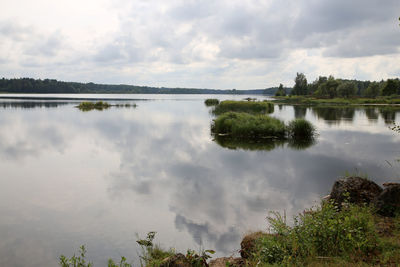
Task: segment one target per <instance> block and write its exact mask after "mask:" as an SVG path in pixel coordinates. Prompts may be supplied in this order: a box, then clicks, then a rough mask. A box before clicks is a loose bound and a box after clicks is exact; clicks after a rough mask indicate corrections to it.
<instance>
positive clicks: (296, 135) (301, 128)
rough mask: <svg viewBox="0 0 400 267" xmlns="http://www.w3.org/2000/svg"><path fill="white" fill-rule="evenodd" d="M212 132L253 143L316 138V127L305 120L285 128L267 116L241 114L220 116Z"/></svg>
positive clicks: (295, 121)
mask: <svg viewBox="0 0 400 267" xmlns="http://www.w3.org/2000/svg"><path fill="white" fill-rule="evenodd" d="M211 132H212V133H214V134H215V135H217V136H228V137H229V138H232V139H236V140H246V141H253V142H259V140H262V139H270V140H274V139H277V140H284V139H295V140H312V139H313V138H314V136H315V128H314V126H313V125H312V124H311V123H310V122H308V121H306V120H304V119H295V120H293V121H292V122H290V123H289V125H288V126H285V124H284V123H283V121H281V120H279V119H276V118H272V117H269V116H267V115H258V114H248V113H240V112H228V113H224V114H222V115H220V116H218V117H217V118H216V119H215V120H214V121H213V123H212V125H211Z"/></svg>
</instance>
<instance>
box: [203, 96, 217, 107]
mask: <svg viewBox="0 0 400 267" xmlns="http://www.w3.org/2000/svg"><path fill="white" fill-rule="evenodd" d="M204 104H205V105H206V106H215V105H218V104H219V100H218V99H216V98H208V99H206V100H205V101H204Z"/></svg>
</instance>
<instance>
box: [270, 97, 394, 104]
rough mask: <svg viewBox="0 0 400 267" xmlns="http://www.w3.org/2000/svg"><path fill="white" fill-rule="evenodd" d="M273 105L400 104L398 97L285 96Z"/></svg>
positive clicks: (278, 98) (277, 99)
mask: <svg viewBox="0 0 400 267" xmlns="http://www.w3.org/2000/svg"><path fill="white" fill-rule="evenodd" d="M273 101H274V102H275V103H280V104H301V105H319V104H323V105H374V104H384V105H392V104H400V96H386V97H385V96H380V97H376V98H364V97H354V98H318V97H315V96H285V97H280V96H279V97H275V100H273Z"/></svg>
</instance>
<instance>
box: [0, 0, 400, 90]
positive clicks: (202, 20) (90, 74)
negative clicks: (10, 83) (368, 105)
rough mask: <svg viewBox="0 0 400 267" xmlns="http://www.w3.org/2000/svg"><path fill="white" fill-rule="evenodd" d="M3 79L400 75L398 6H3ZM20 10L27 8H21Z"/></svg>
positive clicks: (175, 2)
mask: <svg viewBox="0 0 400 267" xmlns="http://www.w3.org/2000/svg"><path fill="white" fill-rule="evenodd" d="M3 6H4V10H3V11H4V12H2V13H1V14H0V38H1V39H0V40H1V42H0V48H1V50H0V76H6V77H18V76H20V75H22V74H23V75H24V76H29V77H34V78H38V77H40V78H47V77H49V78H57V79H61V80H73V81H84V82H85V81H94V82H98V83H130V84H142V85H149V86H166V87H168V86H173V87H175V86H180V87H208V88H237V89H245V88H265V87H269V86H275V85H277V84H279V83H284V84H286V85H288V86H290V85H292V84H293V78H294V76H295V73H296V72H300V71H302V72H305V73H306V75H307V77H309V80H312V79H314V78H315V77H317V76H318V75H329V74H333V75H335V76H338V77H343V78H357V79H371V80H373V79H378V80H380V79H382V78H387V77H393V76H398V75H399V74H400V72H399V67H397V64H396V63H397V62H398V59H399V55H400V53H399V48H400V27H399V26H398V14H397V13H396V12H397V11H398V10H399V7H400V3H399V2H398V1H395V0H388V1H385V3H384V4H383V3H382V2H381V1H378V0H372V1H368V2H366V1H361V0H356V1H351V2H349V1H344V0H338V1H328V0H324V1H316V0H312V1H304V0H302V1H296V2H293V1H289V0H285V1H277V0H271V1H260V0H249V1H238V0H234V1H232V0H231V1H228V0H221V1H211V0H203V1H198V0H185V1H183V0H172V1H168V2H166V1H161V0H150V1H141V0H136V1H128V0H118V1H111V0H100V1H97V0H96V1H95V0H89V1H85V2H83V3H82V2H78V1H77V0H70V1H57V2H54V1H49V0H39V1H34V2H32V1H24V0H18V1H11V0H5V3H4V4H3ZM21 6H23V7H24V8H23V9H21Z"/></svg>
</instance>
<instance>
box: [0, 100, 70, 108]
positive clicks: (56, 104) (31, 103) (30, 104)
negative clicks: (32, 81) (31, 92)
mask: <svg viewBox="0 0 400 267" xmlns="http://www.w3.org/2000/svg"><path fill="white" fill-rule="evenodd" d="M67 104H69V103H68V102H35V101H23V102H15V101H13V102H11V101H10V102H0V108H4V109H6V108H20V109H33V108H57V107H59V106H64V105H67Z"/></svg>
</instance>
